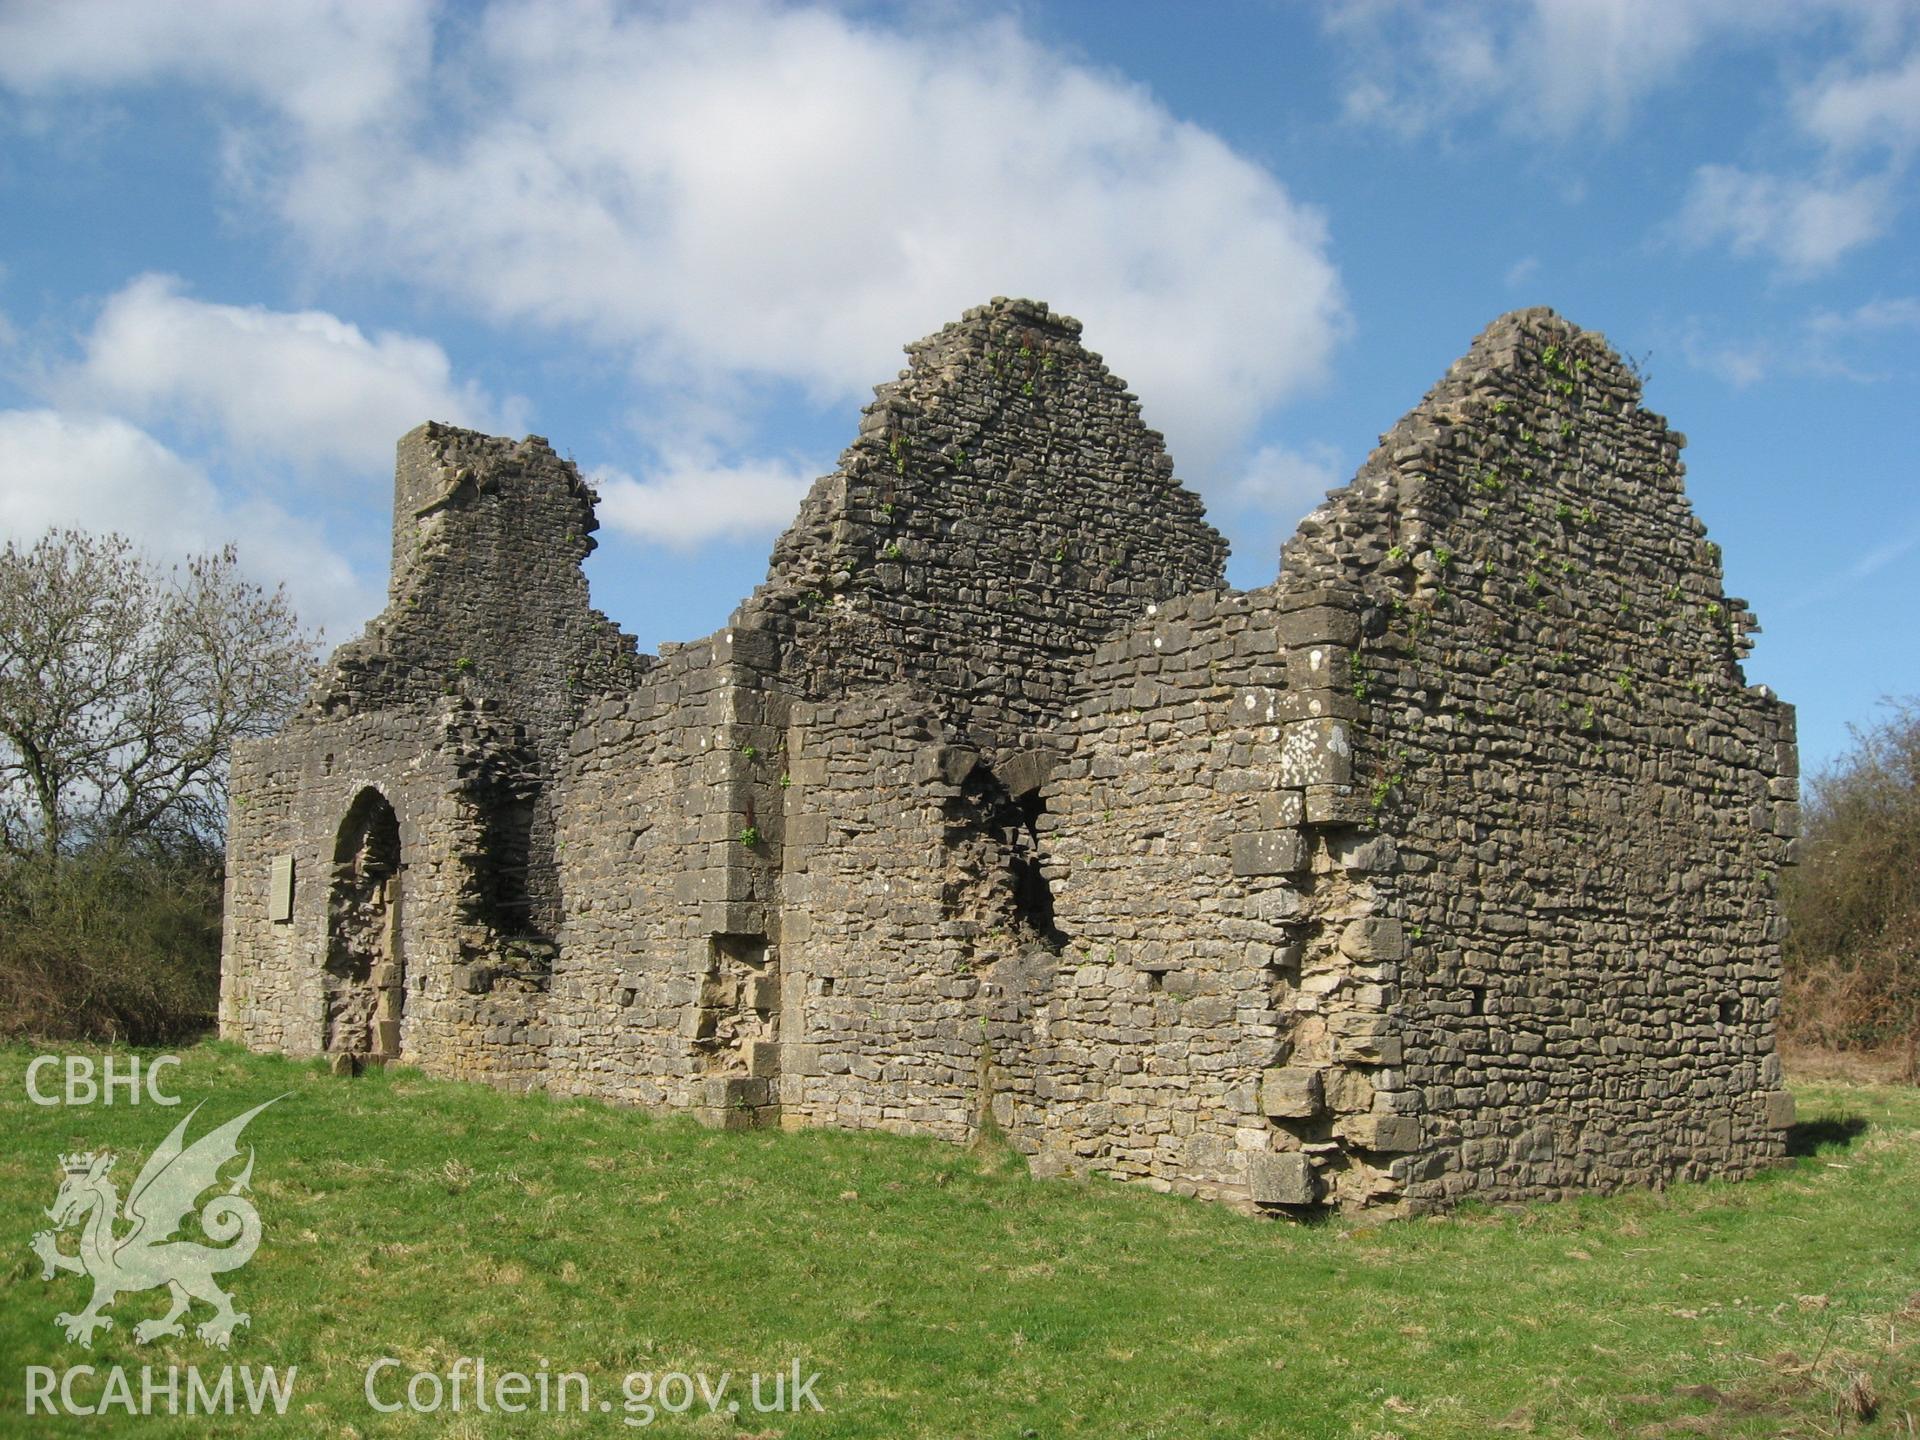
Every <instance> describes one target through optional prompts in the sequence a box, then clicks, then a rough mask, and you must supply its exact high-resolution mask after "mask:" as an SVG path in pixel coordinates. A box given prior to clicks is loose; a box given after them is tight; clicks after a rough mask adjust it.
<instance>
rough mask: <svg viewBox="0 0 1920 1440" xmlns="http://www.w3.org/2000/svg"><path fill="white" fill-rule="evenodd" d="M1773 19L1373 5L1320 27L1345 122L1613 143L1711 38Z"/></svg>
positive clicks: (1737, 9) (1580, 4) (1761, 10)
mask: <svg viewBox="0 0 1920 1440" xmlns="http://www.w3.org/2000/svg"><path fill="white" fill-rule="evenodd" d="M1784 18H1785V16H1784V15H1783V14H1782V13H1781V12H1780V11H1779V10H1778V9H1777V8H1776V7H1769V6H1764V5H1762V6H1756V5H1752V4H1750V3H1745V0H1526V3H1514V4H1504V5H1494V6H1473V7H1462V6H1458V5H1453V4H1441V3H1419V0H1374V3H1361V4H1349V5H1344V6H1340V7H1336V8H1331V9H1329V10H1327V11H1326V12H1324V18H1323V20H1322V24H1323V26H1324V28H1325V29H1326V30H1327V31H1328V33H1329V34H1330V35H1332V36H1333V37H1335V38H1336V39H1337V40H1338V41H1341V42H1343V43H1344V44H1345V46H1346V48H1347V51H1348V55H1349V60H1350V63H1351V65H1352V68H1353V71H1354V77H1353V78H1352V79H1351V80H1350V81H1349V84H1348V89H1347V93H1346V97H1345V109H1346V114H1347V117H1348V118H1349V119H1351V120H1355V121H1359V122H1363V123H1368V124H1375V125H1381V126H1384V127H1386V128H1388V129H1391V130H1394V131H1397V132H1398V133H1400V134H1402V135H1405V136H1414V135H1419V134H1422V133H1424V132H1427V131H1430V130H1433V129H1436V128H1440V127H1443V126H1447V125H1449V124H1451V123H1452V122H1455V121H1458V120H1462V119H1464V118H1466V117H1469V116H1472V115H1476V114H1480V113H1484V112H1488V111H1491V112H1493V113H1494V114H1495V115H1496V116H1498V118H1499V120H1500V122H1501V124H1502V125H1503V127H1504V128H1506V129H1507V130H1509V131H1511V132H1514V133H1519V134H1525V135H1541V134H1544V135H1548V136H1551V137H1554V138H1557V139H1565V138H1567V137H1570V136H1572V135H1575V134H1577V133H1580V132H1582V131H1584V130H1586V129H1589V128H1591V127H1595V126H1597V127H1599V128H1600V129H1602V130H1603V131H1606V132H1607V133H1610V134H1617V133H1619V132H1620V131H1622V130H1624V129H1625V128H1626V126H1627V124H1628V123H1629V121H1630V120H1631V119H1632V117H1633V115H1634V113H1635V110H1636V108H1637V107H1639V106H1640V105H1641V104H1642V103H1643V102H1644V101H1645V99H1646V98H1647V96H1648V95H1650V94H1652V93H1653V92H1654V91H1656V90H1657V89H1659V88H1660V87H1662V86H1664V85H1669V84H1672V83H1673V82H1674V81H1676V80H1677V79H1679V78H1680V76H1681V75H1683V74H1684V73H1685V70H1686V66H1687V64H1688V63H1689V62H1690V61H1691V60H1692V58H1693V57H1694V55H1695V54H1696V53H1697V52H1698V51H1699V50H1700V48H1701V47H1702V46H1703V45H1704V44H1706V43H1707V42H1708V41H1709V40H1710V39H1713V38H1715V37H1716V36H1722V35H1727V34H1737V33H1740V32H1745V31H1751V30H1756V29H1762V28H1768V27H1771V26H1773V25H1776V24H1778V23H1781V21H1782V20H1783V19H1784Z"/></svg>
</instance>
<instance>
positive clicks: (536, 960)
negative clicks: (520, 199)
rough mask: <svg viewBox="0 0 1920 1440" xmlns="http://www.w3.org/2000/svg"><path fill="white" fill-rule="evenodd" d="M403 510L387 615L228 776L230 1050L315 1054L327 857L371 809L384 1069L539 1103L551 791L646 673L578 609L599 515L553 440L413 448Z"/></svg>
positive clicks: (552, 863)
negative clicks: (609, 695)
mask: <svg viewBox="0 0 1920 1440" xmlns="http://www.w3.org/2000/svg"><path fill="white" fill-rule="evenodd" d="M394 491H395V499H394V515H395V534H394V558H393V574H392V577H391V582H390V585H389V597H388V605H387V608H386V610H385V611H384V612H383V613H382V614H381V615H380V616H378V617H377V618H376V619H375V620H374V621H373V622H372V623H371V624H370V625H369V626H368V628H367V631H366V633H365V634H364V635H363V636H362V637H361V638H360V639H358V640H355V641H353V642H350V643H349V644H347V645H343V646H342V647H341V648H340V649H339V650H338V651H337V652H336V653H335V655H334V657H333V659H332V662H331V664H330V666H329V667H328V670H327V672H326V673H325V674H324V675H323V677H322V678H321V680H320V682H319V683H318V684H317V685H316V687H315V689H314V691H313V693H312V695H310V696H309V698H308V701H307V704H306V706H305V708H304V710H303V711H302V712H301V714H299V715H298V716H296V717H295V719H294V720H293V721H292V723H290V724H289V725H288V727H287V729H286V730H285V731H284V732H283V733H282V734H280V735H279V736H276V737H274V738H273V739H271V740H268V741H265V742H261V743H259V744H257V745H249V746H244V747H242V750H241V753H240V754H239V756H237V757H236V760H235V765H234V784H233V794H234V802H233V807H232V811H231V820H230V823H231V830H230V837H229V843H228V878H227V907H226V918H225V934H224V940H223V963H222V986H223V999H222V1010H221V1025H222V1032H223V1033H224V1034H228V1035H232V1036H234V1037H236V1038H240V1039H242V1040H244V1041H246V1042H247V1043H249V1044H258V1045H272V1046H277V1047H281V1048H285V1049H288V1050H292V1051H294V1052H296V1053H312V1052H315V1051H317V1050H319V1049H321V1048H322V1047H323V1046H325V1045H326V1044H327V1035H326V1031H327V1022H326V1005H325V1002H324V999H323V997H322V991H323V989H324V988H325V986H326V985H327V984H328V983H329V982H328V981H327V980H326V979H325V978H324V976H325V974H326V969H327V966H328V963H329V957H330V955H331V954H332V949H331V946H332V938H331V937H332V936H333V935H334V934H335V931H336V929H337V925H336V922H335V920H334V918H333V917H332V916H330V913H329V902H330V899H331V897H332V896H333V894H334V889H335V887H334V884H333V879H334V870H335V866H336V848H337V843H338V841H339V837H340V833H341V827H342V824H343V822H344V821H345V819H346V817H347V815H348V812H349V810H350V808H351V807H352V806H353V805H354V803H355V800H356V797H358V796H359V795H360V794H361V792H362V791H364V790H366V789H368V788H372V789H374V790H377V791H379V792H380V794H381V795H382V796H384V797H385V800H386V801H387V802H388V803H389V804H390V805H391V807H392V809H393V812H394V814H395V816H396V818H397V820H398V824H399V830H400V856H399V864H400V869H399V874H398V877H397V878H398V884H397V897H398V902H397V905H396V906H395V907H394V909H395V912H396V914H397V922H396V928H395V933H394V936H393V939H392V941H391V942H390V944H389V948H397V950H398V951H399V958H398V960H397V962H396V963H397V964H398V965H399V967H400V969H401V971H403V972H404V980H405V984H406V986H407V995H406V1010H405V1015H404V1018H403V1020H402V1023H401V1025H400V1045H399V1052H398V1053H399V1054H400V1055H401V1057H402V1058H405V1059H408V1060H414V1061H419V1062H420V1063H425V1064H430V1065H432V1066H434V1067H435V1068H436V1069H439V1070H441V1071H443V1072H445V1073H452V1074H465V1075H476V1076H485V1077H487V1078H491V1079H495V1080H498V1081H501V1082H502V1083H512V1084H515V1085H533V1084H538V1083H541V1082H542V1081H543V1080H544V1076H545V1069H546V1065H545V1051H546V1031H545V1026H544V1019H543V1015H544V1010H545V1005H546V993H547V989H548V986H549V984H550V978H551V971H552V966H553V959H554V950H553V946H552V944H551V936H552V934H553V932H554V931H555V930H556V929H557V928H558V926H559V924H560V922H561V919H562V916H563V909H562V897H561V893H560V869H559V864H558V860H557V852H556V846H555V834H554V828H555V818H556V813H557V798H556V791H557V780H558V777H559V774H560V772H561V770H562V769H563V768H564V766H563V764H562V762H563V761H564V759H565V757H566V756H567V753H568V745H569V743H570V740H571V737H572V734H573V731H574V726H575V722H576V719H577V717H578V716H579V714H580V712H581V710H582V709H583V707H584V706H585V705H586V703H587V701H588V699H589V697H590V696H593V695H597V694H599V693H601V692H604V691H605V690H607V689H609V688H619V687H624V686H626V685H630V684H632V683H634V682H635V681H637V680H638V679H639V678H640V677H642V676H643V675H644V674H645V673H646V670H647V667H648V666H649V665H650V664H651V663H652V662H651V660H650V659H648V658H643V657H640V656H638V655H637V654H636V652H635V646H634V642H633V641H632V639H631V638H630V637H628V636H624V635H622V634H620V632H619V631H618V630H617V629H615V627H614V626H613V625H612V623H611V622H609V621H608V620H607V619H606V618H605V617H604V616H602V615H600V614H599V613H598V612H597V611H595V610H594V609H593V608H592V606H591V605H590V603H589V602H588V597H587V587H586V580H585V577H584V576H583V575H582V573H581V571H580V561H581V560H582V559H583V558H584V557H585V555H586V554H587V553H588V551H589V550H590V549H591V547H592V540H591V539H590V538H589V537H590V533H591V531H592V530H593V529H594V526H595V522H594V518H593V495H592V492H591V490H590V489H588V487H587V486H586V485H585V483H584V482H583V481H582V480H581V479H580V476H579V474H578V472H577V471H576V470H575V469H574V467H573V466H572V464H571V463H569V462H564V461H562V460H560V459H559V458H558V457H557V456H555V455H554V453H553V451H552V449H551V448H550V447H549V446H548V445H547V444H546V442H545V441H544V440H541V439H540V438H538V437H537V436H530V437H528V438H527V439H526V440H524V441H520V442H513V441H508V440H501V439H496V438H493V437H489V436H483V435H476V434H474V433H473V432H471V431H464V430H457V429H453V428H452V427H448V426H443V425H424V426H421V427H420V428H419V429H416V430H414V431H412V432H410V433H409V434H407V435H406V436H404V437H403V438H402V439H401V441H400V444H399V454H398V465H397V468H396V474H395V485H394ZM289 866H290V867H291V872H292V895H293V907H292V911H291V913H290V914H288V915H286V916H285V917H284V918H280V917H277V916H275V915H272V914H270V913H269V910H270V906H271V905H272V904H273V903H274V895H275V887H276V885H279V886H284V885H285V880H284V874H283V873H282V874H279V875H277V873H276V867H279V870H280V871H281V872H284V870H285V868H286V867H289Z"/></svg>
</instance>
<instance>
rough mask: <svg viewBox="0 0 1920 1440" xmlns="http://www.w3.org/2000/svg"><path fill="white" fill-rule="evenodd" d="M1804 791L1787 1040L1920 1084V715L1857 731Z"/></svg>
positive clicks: (1792, 880)
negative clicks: (1873, 1064)
mask: <svg viewBox="0 0 1920 1440" xmlns="http://www.w3.org/2000/svg"><path fill="white" fill-rule="evenodd" d="M1804 790H1805V804H1806V829H1805V834H1804V837H1803V838H1802V840H1801V842H1800V865H1799V867H1798V869H1796V870H1794V871H1791V872H1789V874H1788V875H1787V878H1786V883H1785V886H1784V896H1783V898H1784V900H1785V905H1786V912H1787V921H1788V926H1789V932H1788V939H1787V957H1786V958H1787V993H1786V1000H1785V1005H1784V1008H1783V1012H1782V1020H1783V1027H1782V1028H1783V1032H1784V1039H1785V1040H1786V1041H1787V1042H1788V1043H1789V1044H1790V1045H1791V1046H1792V1047H1794V1048H1795V1049H1796V1050H1799V1051H1802V1052H1805V1051H1813V1052H1827V1053H1839V1054H1844V1055H1851V1056H1857V1057H1860V1058H1861V1059H1863V1060H1865V1061H1867V1062H1869V1063H1871V1062H1874V1061H1878V1062H1879V1063H1880V1064H1881V1065H1882V1066H1885V1067H1888V1068H1890V1069H1891V1071H1892V1072H1893V1073H1894V1074H1895V1075H1897V1077H1898V1078H1900V1079H1903V1080H1905V1081H1907V1082H1908V1083H1912V1082H1914V1081H1915V1080H1920V1057H1917V1056H1916V1042H1920V709H1917V708H1916V707H1915V705H1914V704H1913V703H1912V702H1907V703H1904V704H1901V705H1898V706H1896V707H1895V708H1894V711H1893V713H1892V715H1891V717H1890V718H1888V719H1886V720H1884V721H1883V722H1881V723H1880V724H1878V725H1875V726H1873V727H1872V728H1870V729H1866V730H1860V731H1856V732H1855V744H1854V748H1853V749H1852V751H1850V752H1849V753H1848V754H1847V755H1846V756H1845V757H1844V758H1843V759H1842V760H1841V761H1840V762H1839V763H1838V764H1837V765H1835V766H1834V767H1833V768H1832V769H1830V770H1827V771H1824V772H1822V773H1821V774H1819V775H1816V776H1813V777H1811V778H1810V779H1809V780H1807V782H1806V783H1805V786H1804ZM1805 1068H1806V1067H1804V1066H1803V1067H1802V1069H1803V1070H1804V1069H1805Z"/></svg>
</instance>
